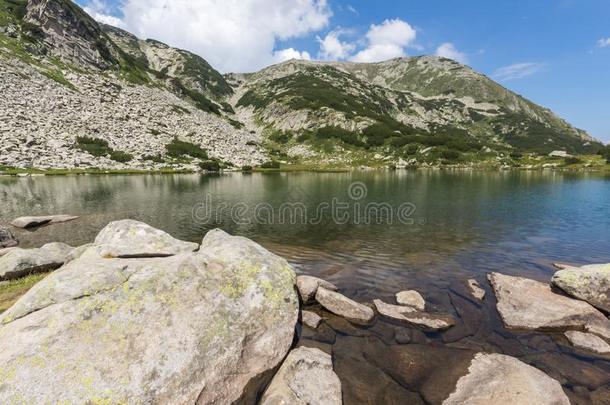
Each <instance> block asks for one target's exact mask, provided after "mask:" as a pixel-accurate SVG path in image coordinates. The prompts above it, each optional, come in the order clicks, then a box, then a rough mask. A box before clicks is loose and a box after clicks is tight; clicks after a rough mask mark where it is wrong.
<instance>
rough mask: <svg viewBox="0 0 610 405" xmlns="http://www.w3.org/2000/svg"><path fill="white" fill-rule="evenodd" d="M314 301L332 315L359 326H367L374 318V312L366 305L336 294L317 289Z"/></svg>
mask: <svg viewBox="0 0 610 405" xmlns="http://www.w3.org/2000/svg"><path fill="white" fill-rule="evenodd" d="M316 301H318V303H320V305H322V306H323V307H324V308H326V309H327V310H329V311H330V312H332V313H333V314H336V315H339V316H342V317H344V318H345V319H347V320H348V321H350V322H353V323H356V324H359V325H368V324H370V323H371V322H372V321H373V319H374V318H375V312H374V311H373V310H372V309H371V308H369V307H367V306H366V305H363V304H359V303H357V302H356V301H353V300H351V299H349V298H347V297H346V296H344V295H342V294H339V293H338V292H334V291H329V290H327V289H326V288H323V287H318V291H317V292H316Z"/></svg>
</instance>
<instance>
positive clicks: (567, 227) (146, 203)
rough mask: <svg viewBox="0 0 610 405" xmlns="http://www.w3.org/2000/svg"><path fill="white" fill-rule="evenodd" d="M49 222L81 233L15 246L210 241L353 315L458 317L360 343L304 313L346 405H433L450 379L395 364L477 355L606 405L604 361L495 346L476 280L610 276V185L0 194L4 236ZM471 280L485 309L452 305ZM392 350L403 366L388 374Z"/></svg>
mask: <svg viewBox="0 0 610 405" xmlns="http://www.w3.org/2000/svg"><path fill="white" fill-rule="evenodd" d="M287 202H288V203H292V205H286V204H285V203H287ZM370 203H377V204H381V203H384V204H387V205H385V206H383V207H384V208H385V211H379V210H378V211H377V212H378V213H379V212H381V213H382V214H383V215H375V211H374V210H373V208H375V207H377V208H379V207H381V206H380V205H377V206H371V205H369V204H370ZM282 204H284V205H282ZM301 204H302V205H301ZM333 205H335V208H337V209H336V210H335V211H334V213H333V211H332V206H333ZM342 205H345V206H346V207H347V208H344V209H339V208H338V207H340V206H342ZM327 206H328V207H329V208H327V209H325V207H327ZM367 206H368V210H367V209H366V208H367ZM49 213H67V214H76V215H82V216H83V217H82V218H81V219H79V220H77V221H74V222H70V223H66V224H59V225H53V226H49V227H43V228H40V229H38V230H36V231H35V232H30V231H20V232H19V233H18V237H19V238H20V239H21V241H22V245H23V246H37V245H40V244H43V243H45V242H49V241H63V242H66V243H69V244H72V245H78V244H83V243H87V242H91V241H92V239H93V238H94V237H95V235H96V233H97V232H98V231H99V230H100V229H101V228H102V227H103V226H104V225H105V224H106V223H108V222H109V221H111V220H115V219H123V218H133V219H138V220H141V221H144V222H147V223H149V224H151V225H153V226H155V227H158V228H161V229H164V230H166V231H168V232H169V233H171V234H172V235H174V236H176V237H178V238H181V239H185V240H191V241H200V240H201V239H202V238H203V236H204V235H205V233H206V232H207V231H208V230H209V229H212V228H216V227H220V228H223V229H225V230H226V231H228V232H230V233H233V234H239V235H243V236H247V237H249V238H252V239H254V240H256V241H257V242H259V243H261V244H262V245H264V246H266V247H267V248H268V249H270V250H271V251H273V252H275V253H277V254H280V255H282V256H284V257H286V258H287V259H288V260H289V261H290V262H291V263H292V264H293V265H294V266H295V268H296V269H297V271H299V272H301V273H306V274H311V275H317V276H320V277H322V278H325V279H327V280H329V281H332V282H334V283H335V284H337V285H338V286H339V287H340V288H341V290H342V292H343V293H345V294H346V295H348V296H350V297H352V298H355V299H357V300H360V301H370V300H372V299H374V298H381V299H384V300H386V301H388V302H393V295H394V293H396V292H398V291H401V290H403V289H417V290H419V291H420V292H421V293H422V294H423V295H424V296H425V298H426V300H427V302H428V304H429V309H430V310H433V311H438V312H444V313H451V314H454V315H459V316H461V322H460V324H459V325H457V326H456V327H455V328H453V330H450V331H448V332H445V333H443V334H424V333H422V332H419V331H417V330H414V329H413V330H411V329H409V328H405V327H401V326H397V325H392V324H390V323H387V322H384V321H378V322H377V323H376V324H375V325H373V326H372V327H370V328H367V329H363V328H356V327H353V326H351V325H349V324H347V323H345V322H342V321H341V320H340V319H337V318H334V317H332V316H329V315H328V314H327V313H323V312H322V311H320V310H319V309H317V308H315V307H314V308H313V309H314V310H317V311H319V312H320V313H321V314H324V316H326V317H329V321H328V322H327V325H326V326H324V327H322V329H321V330H320V331H318V332H317V333H313V332H311V331H309V330H307V329H304V330H303V331H302V333H303V334H302V336H301V338H300V344H308V345H317V346H319V347H321V348H323V349H324V350H328V351H331V350H332V352H333V354H334V361H335V367H336V368H337V370H338V372H339V374H340V377H341V378H342V380H343V382H344V384H343V388H344V391H345V393H344V395H345V400H346V403H392V402H395V401H397V399H400V398H403V399H404V398H409V400H410V401H411V402H413V403H418V401H422V400H425V401H428V402H432V403H436V402H438V401H439V400H441V399H442V398H441V397H442V395H445V391H446V390H447V389H451V387H452V384H453V385H454V384H455V381H454V380H455V378H454V377H452V373H450V372H445V373H441V374H442V375H439V373H438V372H436V373H433V372H432V371H430V370H428V369H426V367H423V366H421V369H420V368H418V367H419V365H418V366H417V367H416V368H415V369H414V370H416V371H414V375H416V377H417V378H415V377H413V378H411V379H409V378H406V377H405V376H403V375H401V373H400V371H397V370H400V368H401V367H400V361H399V360H397V358H403V357H404V356H406V357H407V358H409V359H410V361H411V362H416V363H417V361H419V362H420V363H422V364H428V365H435V364H436V363H435V361H436V362H439V364H438V365H435V366H434V367H432V368H433V369H434V370H438V369H444V370H451V369H452V368H455V367H458V368H459V366H460V364H461V363H463V362H464V360H463V357H464V356H466V357H468V356H469V355H470V353H471V351H472V352H474V351H481V350H483V351H491V352H499V353H505V354H509V355H513V356H516V357H519V358H520V359H522V360H524V361H526V362H528V363H530V364H533V365H534V366H536V367H538V368H540V369H542V370H543V371H545V372H547V373H548V374H549V375H551V376H553V377H554V378H556V379H557V380H559V381H560V382H561V383H562V384H563V386H564V389H565V390H566V392H567V393H568V394H569V396H570V397H571V399H572V402H573V403H591V402H594V401H598V400H599V398H608V397H610V362H609V361H608V360H606V359H601V358H599V357H591V356H587V355H584V354H583V353H577V352H575V351H573V350H572V349H571V348H570V347H569V346H568V345H567V342H566V341H565V339H563V338H562V337H561V335H558V334H556V335H554V334H539V333H519V332H515V331H508V330H506V329H505V328H504V327H503V326H502V323H501V321H500V320H499V318H498V315H497V312H496V311H495V308H494V297H493V295H492V293H491V291H490V288H489V285H488V283H487V281H486V278H485V276H486V274H487V273H489V272H491V271H498V272H502V273H506V274H513V275H523V276H527V277H530V278H534V279H537V280H540V281H545V282H548V280H549V279H550V277H551V276H552V274H553V271H554V270H553V268H552V267H551V263H552V262H568V263H575V264H587V263H607V262H610V177H604V176H603V175H597V174H566V173H556V172H551V171H548V172H448V171H400V170H399V171H393V172H380V171H375V172H352V173H290V174H289V173H272V174H250V175H242V174H226V175H217V176H199V175H166V176H75V177H37V178H7V177H5V178H0V223H6V222H10V220H11V219H13V218H15V217H17V216H21V215H36V214H49ZM388 213H390V214H391V215H392V217H391V218H390V217H389V214H388ZM377 221H379V222H380V223H376V222H377ZM468 278H476V279H477V280H479V282H480V283H481V285H483V286H484V288H485V289H486V290H487V291H488V296H487V298H486V300H485V303H484V304H483V305H481V306H479V305H476V304H473V303H472V302H470V301H469V300H467V299H464V298H462V296H461V295H463V281H464V280H466V279H468ZM406 340H410V341H411V343H410V344H409V345H404V344H402V345H401V344H399V342H403V343H404V342H405V341H406ZM320 342H322V343H320ZM388 348H391V350H399V351H400V350H406V351H407V352H405V353H406V354H405V353H402V352H400V353H402V354H400V353H399V354H396V356H394V357H389V355H386V356H388V358H387V359H385V360H387V361H384V358H383V357H384V353H390V352H391V350H390V349H388ZM409 351H413V352H414V353H420V354H421V353H424V354H423V355H421V356H420V355H419V354H418V356H419V357H418V356H415V355H413V356H415V357H417V358H415V357H413V356H411V354H409V353H410V352H409ZM401 356H403V357H401ZM409 356H411V357H409ZM439 356H440V358H441V359H442V361H440V360H434V359H436V358H437V357H439ZM417 359H419V360H417ZM466 363H467V362H466ZM430 367H431V366H430ZM428 368H429V367H428ZM418 372H419V374H418ZM447 387H449V388H447ZM604 390H606V391H604Z"/></svg>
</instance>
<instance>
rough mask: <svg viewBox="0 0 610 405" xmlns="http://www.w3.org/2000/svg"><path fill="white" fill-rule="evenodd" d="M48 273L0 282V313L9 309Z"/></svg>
mask: <svg viewBox="0 0 610 405" xmlns="http://www.w3.org/2000/svg"><path fill="white" fill-rule="evenodd" d="M47 274H49V273H40V274H32V275H29V276H27V277H23V278H19V279H17V280H11V281H3V282H0V313H2V312H4V311H6V310H7V309H9V308H10V307H11V306H12V305H13V304H14V303H15V302H16V301H17V300H18V299H19V298H20V297H21V296H22V295H24V294H25V293H26V292H28V291H29V290H30V288H32V287H33V286H34V285H35V284H36V283H38V282H39V281H40V280H42V279H43V278H45V277H46V276H47Z"/></svg>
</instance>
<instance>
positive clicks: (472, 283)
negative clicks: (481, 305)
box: [467, 279, 485, 301]
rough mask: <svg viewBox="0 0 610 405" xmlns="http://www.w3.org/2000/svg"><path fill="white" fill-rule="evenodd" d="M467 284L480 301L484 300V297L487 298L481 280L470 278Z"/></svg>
mask: <svg viewBox="0 0 610 405" xmlns="http://www.w3.org/2000/svg"><path fill="white" fill-rule="evenodd" d="M467 284H468V289H469V291H470V295H472V296H473V297H474V298H475V299H477V300H479V301H483V298H485V290H484V289H483V288H481V285H480V284H479V282H478V281H477V280H474V279H470V280H468V281H467Z"/></svg>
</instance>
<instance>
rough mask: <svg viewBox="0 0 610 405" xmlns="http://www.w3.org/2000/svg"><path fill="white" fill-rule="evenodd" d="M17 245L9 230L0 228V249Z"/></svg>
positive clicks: (17, 242)
mask: <svg viewBox="0 0 610 405" xmlns="http://www.w3.org/2000/svg"><path fill="white" fill-rule="evenodd" d="M18 244H19V241H18V240H17V238H15V235H13V233H12V232H11V231H10V230H9V229H7V228H5V227H3V226H0V249H4V248H11V247H15V246H17V245H18Z"/></svg>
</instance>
